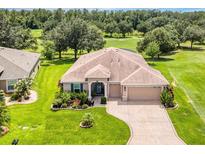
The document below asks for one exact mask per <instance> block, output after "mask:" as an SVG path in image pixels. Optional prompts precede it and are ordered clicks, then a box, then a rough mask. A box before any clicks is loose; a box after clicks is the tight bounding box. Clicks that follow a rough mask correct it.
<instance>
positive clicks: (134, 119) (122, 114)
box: [107, 99, 185, 145]
mask: <svg viewBox="0 0 205 154" xmlns="http://www.w3.org/2000/svg"><path fill="white" fill-rule="evenodd" d="M107 112H108V113H110V114H112V115H114V116H116V117H118V118H120V119H122V120H124V121H125V122H126V123H127V124H128V125H129V127H130V129H131V137H130V139H129V141H128V144H163V145H165V144H171V145H177V144H185V143H184V142H183V141H182V140H181V139H180V138H179V137H178V135H177V133H176V131H175V129H174V127H173V125H172V122H171V120H170V119H169V116H168V114H167V111H166V110H165V109H164V108H162V107H161V105H160V103H159V102H157V101H155V102H121V101H120V100H117V99H111V100H109V101H108V104H107Z"/></svg>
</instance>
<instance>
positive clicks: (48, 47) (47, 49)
mask: <svg viewBox="0 0 205 154" xmlns="http://www.w3.org/2000/svg"><path fill="white" fill-rule="evenodd" d="M43 46H44V50H43V56H44V57H45V58H46V59H48V60H52V59H53V56H54V52H55V47H54V44H53V42H51V41H44V42H43Z"/></svg>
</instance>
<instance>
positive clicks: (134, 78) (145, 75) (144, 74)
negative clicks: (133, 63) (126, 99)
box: [121, 67, 168, 85]
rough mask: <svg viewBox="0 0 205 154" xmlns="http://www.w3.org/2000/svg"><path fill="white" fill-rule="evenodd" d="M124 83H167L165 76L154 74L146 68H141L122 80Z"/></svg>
mask: <svg viewBox="0 0 205 154" xmlns="http://www.w3.org/2000/svg"><path fill="white" fill-rule="evenodd" d="M121 84H122V85H167V84H168V82H167V81H166V79H165V78H162V77H161V76H158V75H156V74H153V73H152V72H151V71H149V70H147V69H146V68H143V67H141V68H139V69H138V70H136V71H135V72H133V73H132V74H130V75H129V76H128V77H127V78H125V79H124V80H122V81H121Z"/></svg>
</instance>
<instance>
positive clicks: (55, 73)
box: [0, 58, 130, 145]
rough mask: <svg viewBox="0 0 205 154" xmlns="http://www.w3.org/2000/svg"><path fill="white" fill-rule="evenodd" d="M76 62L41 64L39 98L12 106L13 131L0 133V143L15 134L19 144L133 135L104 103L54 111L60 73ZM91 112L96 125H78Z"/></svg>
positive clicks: (111, 140)
mask: <svg viewBox="0 0 205 154" xmlns="http://www.w3.org/2000/svg"><path fill="white" fill-rule="evenodd" d="M72 64H73V61H72V60H70V59H68V58H67V59H64V60H56V61H55V62H53V63H51V65H50V66H42V67H41V69H40V71H39V73H38V75H37V78H36V80H35V82H34V88H35V90H36V91H37V92H38V95H39V99H38V101H37V102H35V103H33V104H28V105H14V106H11V107H9V111H10V114H11V122H10V132H9V133H8V134H7V135H5V136H3V137H0V144H11V142H12V140H13V139H15V138H18V139H19V144H28V145H30V144H126V143H127V141H128V139H129V137H130V130H129V128H128V126H127V125H126V124H125V123H124V122H122V121H121V120H119V119H117V118H115V117H113V116H111V115H109V114H107V113H106V109H105V108H104V107H98V108H97V107H96V108H92V109H88V110H84V111H70V110H66V111H57V112H52V111H51V110H50V105H51V103H52V102H53V99H54V95H55V92H56V91H58V88H57V84H58V80H59V79H60V77H61V76H62V75H63V74H64V73H65V71H66V70H67V69H68V68H69V67H70V66H71V65H72ZM86 112H91V113H92V114H93V116H94V119H95V124H94V127H92V128H90V129H83V128H80V127H79V124H80V121H81V119H82V116H83V115H84V113H86Z"/></svg>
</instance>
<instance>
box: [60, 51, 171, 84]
mask: <svg viewBox="0 0 205 154" xmlns="http://www.w3.org/2000/svg"><path fill="white" fill-rule="evenodd" d="M99 65H100V67H99ZM96 66H98V67H96ZM102 66H103V67H104V68H106V70H107V71H109V72H110V80H109V81H115V82H121V81H123V80H124V81H125V79H127V80H126V82H124V84H126V83H129V82H128V80H129V78H128V77H130V80H131V82H133V84H134V82H135V81H134V79H133V78H134V77H132V78H131V75H132V74H133V72H137V70H139V69H143V70H144V71H143V72H142V71H140V72H141V73H142V75H141V77H143V74H144V75H147V76H146V80H145V79H144V82H146V81H147V82H148V83H149V84H153V85H156V84H160V85H165V84H168V82H167V80H166V79H165V78H164V77H163V76H162V75H161V73H160V72H159V71H157V70H154V69H152V68H151V67H150V66H149V65H148V64H147V63H146V61H145V60H144V58H143V57H142V56H141V55H139V54H136V53H132V52H130V51H127V50H123V49H117V48H105V49H101V50H99V51H96V52H93V53H89V54H86V55H83V56H81V57H80V58H79V59H78V60H77V61H76V62H75V63H74V65H73V66H72V67H71V68H70V69H69V70H68V71H67V72H66V73H65V74H64V76H63V77H62V79H61V83H66V82H68V83H69V82H84V81H85V77H86V74H88V73H89V72H92V70H98V71H97V72H96V76H98V77H99V76H100V73H102V71H101V70H102V69H100V68H102ZM99 72H100V73H99ZM98 73H99V74H98ZM133 75H135V74H133ZM153 78H157V79H153ZM137 79H140V77H139V76H138V77H137V78H136V82H135V83H136V84H137V83H140V82H141V81H137ZM144 84H145V83H144Z"/></svg>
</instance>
